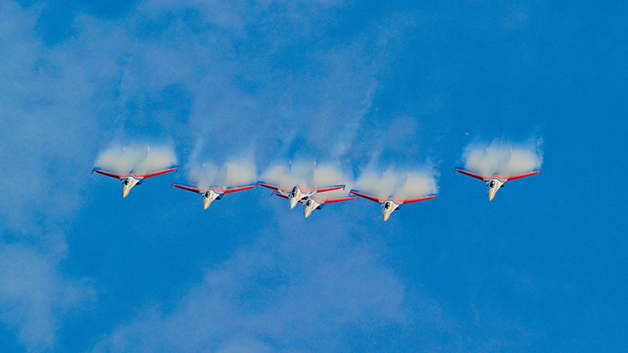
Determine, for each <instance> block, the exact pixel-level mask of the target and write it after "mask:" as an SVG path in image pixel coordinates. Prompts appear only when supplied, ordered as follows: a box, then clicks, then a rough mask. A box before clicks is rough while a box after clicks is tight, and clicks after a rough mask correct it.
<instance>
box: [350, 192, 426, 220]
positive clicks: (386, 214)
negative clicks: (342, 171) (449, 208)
mask: <svg viewBox="0 0 628 353" xmlns="http://www.w3.org/2000/svg"><path fill="white" fill-rule="evenodd" d="M351 193H352V194H354V195H358V196H360V197H363V198H365V199H367V200H371V201H375V202H379V203H380V204H381V205H382V217H383V218H384V222H386V221H387V220H388V218H390V215H391V214H392V213H393V212H394V211H395V210H398V209H399V208H400V207H401V205H405V204H408V203H413V202H419V201H425V200H430V199H433V198H436V195H431V196H425V197H421V198H418V199H409V200H397V199H395V198H392V197H388V198H379V197H376V196H371V195H367V194H363V193H361V192H358V191H355V190H351Z"/></svg>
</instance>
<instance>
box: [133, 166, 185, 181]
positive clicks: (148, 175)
mask: <svg viewBox="0 0 628 353" xmlns="http://www.w3.org/2000/svg"><path fill="white" fill-rule="evenodd" d="M175 170H177V168H176V167H175V168H170V169H166V170H161V171H159V172H154V173H148V174H144V175H137V174H136V175H137V176H138V177H140V178H144V179H146V178H151V177H154V176H157V175H162V174H166V173H170V172H174V171H175Z"/></svg>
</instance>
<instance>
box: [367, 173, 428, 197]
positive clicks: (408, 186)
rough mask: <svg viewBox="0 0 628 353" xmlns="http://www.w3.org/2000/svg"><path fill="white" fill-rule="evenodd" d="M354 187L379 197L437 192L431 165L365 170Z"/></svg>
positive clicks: (411, 195) (422, 194) (410, 195)
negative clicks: (417, 168)
mask: <svg viewBox="0 0 628 353" xmlns="http://www.w3.org/2000/svg"><path fill="white" fill-rule="evenodd" d="M356 187H357V189H358V190H359V191H361V192H364V193H366V194H369V195H373V196H376V197H377V198H379V199H387V198H388V197H394V198H396V199H398V200H407V199H412V198H419V197H422V196H427V195H433V194H436V193H437V192H438V186H437V183H436V172H435V171H434V170H433V168H431V167H430V168H428V167H425V168H423V169H421V170H416V171H400V170H396V169H394V168H388V169H387V170H386V171H385V172H383V173H378V172H376V171H374V170H367V171H365V172H363V173H362V175H361V176H360V178H359V179H358V180H357V182H356Z"/></svg>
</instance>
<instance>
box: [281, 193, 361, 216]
mask: <svg viewBox="0 0 628 353" xmlns="http://www.w3.org/2000/svg"><path fill="white" fill-rule="evenodd" d="M273 195H277V196H279V197H283V198H284V199H287V198H288V196H286V195H283V194H280V193H278V192H273ZM357 198H358V197H357V196H353V197H344V198H341V199H332V200H322V199H317V198H315V197H308V198H305V199H301V200H299V202H300V203H302V204H303V215H304V216H305V218H308V217H309V216H310V215H311V214H312V211H314V210H320V209H322V208H323V206H325V205H326V204H328V203H335V202H342V201H350V200H355V199H357Z"/></svg>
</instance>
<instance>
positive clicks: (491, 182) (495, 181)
mask: <svg viewBox="0 0 628 353" xmlns="http://www.w3.org/2000/svg"><path fill="white" fill-rule="evenodd" d="M456 171H457V172H459V173H462V174H464V175H468V176H470V177H472V178H476V179H480V180H482V181H483V182H484V183H486V187H488V200H489V201H493V198H494V197H495V193H497V190H499V189H500V188H502V187H504V184H505V183H506V182H507V181H511V180H516V179H521V178H525V177H527V176H530V175H535V174H539V173H540V172H541V171H540V170H537V171H534V172H530V173H525V174H520V175H512V176H502V175H493V176H488V175H480V174H475V173H472V172H469V171H466V170H464V169H462V168H456Z"/></svg>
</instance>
